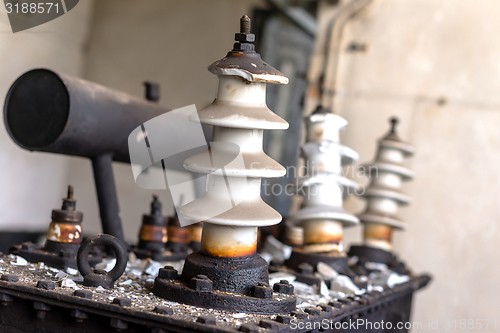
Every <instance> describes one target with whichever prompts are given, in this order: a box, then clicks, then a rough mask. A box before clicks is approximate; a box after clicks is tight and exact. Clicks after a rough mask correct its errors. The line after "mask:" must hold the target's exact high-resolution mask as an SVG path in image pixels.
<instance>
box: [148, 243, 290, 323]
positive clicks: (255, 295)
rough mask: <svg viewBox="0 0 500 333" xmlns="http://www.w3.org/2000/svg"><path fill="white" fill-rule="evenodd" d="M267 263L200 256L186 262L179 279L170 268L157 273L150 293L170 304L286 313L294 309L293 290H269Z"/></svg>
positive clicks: (257, 258)
mask: <svg viewBox="0 0 500 333" xmlns="http://www.w3.org/2000/svg"><path fill="white" fill-rule="evenodd" d="M267 281H269V275H268V268H267V263H266V261H265V260H264V259H262V258H261V257H260V256H259V255H258V254H253V255H251V256H247V257H242V258H218V257H212V256H208V255H206V254H203V253H201V252H195V253H193V254H190V255H189V256H188V257H187V258H186V262H185V264H184V269H183V273H182V277H181V279H179V278H178V276H177V271H176V270H175V269H173V268H171V267H168V266H167V267H165V268H162V269H160V272H159V274H158V277H157V278H156V279H155V284H154V288H153V291H154V293H155V294H157V295H158V296H161V297H164V298H166V299H168V300H171V301H176V302H181V303H186V304H190V305H196V306H200V307H208V308H215V309H222V310H230V311H241V312H248V313H268V314H272V313H286V312H290V311H292V310H293V309H295V304H296V301H297V300H296V297H295V296H293V286H292V285H290V284H288V282H286V281H281V282H280V283H279V284H277V285H278V286H276V285H275V286H274V291H273V288H271V287H270V286H269V285H268V283H267Z"/></svg>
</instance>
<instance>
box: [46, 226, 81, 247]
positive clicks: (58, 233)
mask: <svg viewBox="0 0 500 333" xmlns="http://www.w3.org/2000/svg"><path fill="white" fill-rule="evenodd" d="M47 239H48V240H50V241H53V242H58V243H73V244H80V243H81V242H82V226H81V225H80V224H75V223H61V222H54V221H52V222H51V223H50V226H49V230H48V231H47Z"/></svg>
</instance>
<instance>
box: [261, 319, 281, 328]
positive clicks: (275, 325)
mask: <svg viewBox="0 0 500 333" xmlns="http://www.w3.org/2000/svg"><path fill="white" fill-rule="evenodd" d="M259 326H260V327H262V328H268V329H272V330H276V329H277V328H278V327H279V325H278V323H276V322H275V321H272V320H266V319H263V320H261V321H260V323H259Z"/></svg>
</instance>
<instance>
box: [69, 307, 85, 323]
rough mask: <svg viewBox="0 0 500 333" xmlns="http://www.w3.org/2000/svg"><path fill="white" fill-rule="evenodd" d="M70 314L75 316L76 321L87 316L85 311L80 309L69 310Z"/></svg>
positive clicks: (81, 320)
mask: <svg viewBox="0 0 500 333" xmlns="http://www.w3.org/2000/svg"><path fill="white" fill-rule="evenodd" d="M70 316H71V317H73V318H75V319H76V322H78V323H81V322H83V320H84V319H87V318H88V317H89V316H88V315H87V313H85V312H83V311H80V310H71V313H70Z"/></svg>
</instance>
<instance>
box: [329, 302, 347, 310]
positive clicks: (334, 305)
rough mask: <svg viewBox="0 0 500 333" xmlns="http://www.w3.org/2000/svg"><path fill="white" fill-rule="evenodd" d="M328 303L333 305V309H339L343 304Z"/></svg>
mask: <svg viewBox="0 0 500 333" xmlns="http://www.w3.org/2000/svg"><path fill="white" fill-rule="evenodd" d="M328 305H331V306H333V307H334V308H335V309H341V308H342V307H343V306H344V305H343V304H342V303H340V302H330V303H328Z"/></svg>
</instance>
